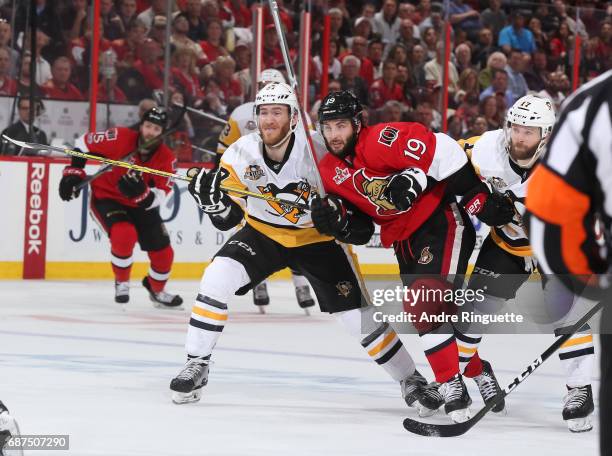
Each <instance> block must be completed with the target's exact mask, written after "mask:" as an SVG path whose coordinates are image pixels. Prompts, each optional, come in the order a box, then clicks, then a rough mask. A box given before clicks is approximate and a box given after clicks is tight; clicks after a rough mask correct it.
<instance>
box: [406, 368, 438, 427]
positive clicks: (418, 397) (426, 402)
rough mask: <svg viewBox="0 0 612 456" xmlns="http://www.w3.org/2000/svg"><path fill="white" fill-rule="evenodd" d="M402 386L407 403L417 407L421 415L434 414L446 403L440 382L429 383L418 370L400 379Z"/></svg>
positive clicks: (409, 405)
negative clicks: (439, 387) (441, 392)
mask: <svg viewBox="0 0 612 456" xmlns="http://www.w3.org/2000/svg"><path fill="white" fill-rule="evenodd" d="M400 387H401V388H402V397H403V398H404V400H405V401H406V404H407V405H408V407H414V408H416V409H417V411H418V414H419V416H420V417H426V416H431V415H433V414H434V413H436V411H437V410H438V408H440V407H441V406H442V404H444V399H443V398H442V396H441V395H440V393H439V392H438V384H437V383H430V384H428V383H427V380H426V379H425V377H423V376H422V375H421V373H420V372H419V371H417V370H415V371H414V373H413V374H412V375H410V376H408V377H406V378H405V379H404V380H402V381H400Z"/></svg>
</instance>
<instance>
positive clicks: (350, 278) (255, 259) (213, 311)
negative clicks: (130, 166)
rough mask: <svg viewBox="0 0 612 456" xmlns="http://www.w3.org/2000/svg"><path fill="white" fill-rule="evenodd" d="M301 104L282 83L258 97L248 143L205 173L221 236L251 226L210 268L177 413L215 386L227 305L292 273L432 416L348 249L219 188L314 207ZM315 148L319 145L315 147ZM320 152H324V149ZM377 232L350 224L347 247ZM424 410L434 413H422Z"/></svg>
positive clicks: (289, 216) (289, 215) (278, 211)
mask: <svg viewBox="0 0 612 456" xmlns="http://www.w3.org/2000/svg"><path fill="white" fill-rule="evenodd" d="M298 109H299V108H298V101H297V98H296V96H295V94H294V93H293V91H292V89H291V88H290V87H289V86H288V85H287V84H284V83H270V84H268V85H266V86H265V87H264V88H263V89H262V90H260V91H259V92H258V93H257V97H256V100H255V115H256V122H257V129H258V132H257V133H251V134H248V135H246V136H243V137H242V138H240V139H239V140H238V141H236V142H235V143H234V144H232V145H231V146H230V147H229V148H228V149H227V151H226V152H225V153H224V154H223V157H222V158H221V163H220V166H219V168H218V169H216V170H214V171H212V172H209V173H206V171H205V170H198V173H197V175H196V176H195V177H194V178H193V179H192V181H191V183H190V184H189V191H190V193H191V194H192V195H193V197H194V198H195V199H196V201H197V203H198V205H199V206H200V208H202V210H203V211H204V212H206V213H207V214H208V215H209V216H210V219H211V221H212V223H213V225H214V226H215V227H216V228H217V229H220V230H228V229H231V228H233V227H235V226H237V225H238V224H239V223H240V222H241V221H242V220H243V219H244V220H245V222H246V223H245V225H244V227H243V228H241V229H240V230H238V231H237V232H236V233H235V234H234V235H233V236H232V237H231V238H230V239H229V240H228V241H227V242H226V243H225V245H224V246H223V247H221V249H220V250H219V251H218V252H217V254H216V255H215V257H214V259H213V261H212V262H211V264H210V265H209V266H208V267H207V268H206V271H205V272H204V276H203V278H202V281H201V283H200V290H199V293H198V296H197V298H196V301H195V303H194V306H193V309H192V312H191V319H190V321H189V328H188V332H187V343H186V351H187V357H188V360H187V363H186V364H185V366H184V368H183V369H182V370H181V372H180V373H179V374H178V375H177V376H176V378H174V379H173V380H172V382H171V383H170V389H171V390H172V391H173V401H174V402H175V403H177V404H182V403H187V402H194V401H198V400H200V398H201V395H202V387H203V386H205V385H206V384H207V382H208V373H209V363H210V359H211V354H212V351H213V348H214V347H215V345H216V344H217V341H218V339H219V337H220V335H221V332H222V331H223V328H224V327H225V323H226V321H227V319H228V302H229V301H230V299H231V297H232V296H233V295H235V294H238V295H242V294H245V293H246V292H247V291H248V290H249V289H250V288H252V287H253V286H254V285H255V284H257V283H260V282H261V281H262V280H264V279H265V278H266V277H268V276H270V275H271V274H272V273H274V272H276V271H279V270H281V269H283V268H285V267H287V266H290V267H293V268H295V269H297V270H298V271H299V272H300V273H302V274H304V276H306V277H307V278H308V280H309V282H310V283H311V284H312V287H313V289H314V292H315V294H316V296H317V298H318V302H319V306H320V308H321V311H323V312H329V313H331V314H333V315H334V316H335V317H336V318H337V319H338V320H339V321H340V322H341V323H343V324H344V325H345V326H346V328H347V329H348V332H349V333H351V334H352V335H353V336H354V337H355V338H357V340H358V341H359V342H360V343H361V345H362V346H363V347H364V348H365V350H366V351H367V352H368V354H369V355H370V357H371V358H372V360H373V361H375V362H376V363H377V364H379V365H380V366H382V367H383V368H384V369H385V371H387V373H388V374H389V375H390V376H391V377H392V378H393V379H394V380H395V381H397V382H399V383H400V386H401V392H402V396H403V398H404V400H405V401H406V403H407V404H408V405H412V406H417V407H418V408H419V410H420V412H421V413H431V409H436V408H437V407H438V406H439V405H440V403H439V402H435V403H433V404H431V403H430V402H428V392H433V393H435V396H437V391H436V389H435V387H428V385H427V381H426V380H425V378H424V377H423V376H422V375H420V374H419V372H418V371H417V370H416V369H415V365H414V362H413V360H412V358H411V357H410V355H409V353H408V352H407V351H406V349H405V348H404V346H403V344H402V342H401V341H400V339H399V338H398V336H397V334H396V333H395V332H394V331H393V329H391V328H390V327H389V325H388V324H373V323H372V322H373V320H372V313H373V312H374V309H375V308H374V307H373V306H371V305H368V302H369V300H368V298H367V296H366V294H365V293H366V292H365V291H364V289H363V288H362V285H361V282H360V277H359V276H358V275H357V274H358V272H356V271H358V268H357V264H356V263H354V260H353V257H352V255H351V254H350V252H349V251H348V249H347V248H346V247H345V246H342V245H341V244H339V243H337V242H336V241H335V240H334V239H333V238H332V237H330V236H325V235H321V234H319V233H318V232H317V230H316V229H315V228H313V226H312V222H311V219H310V214H309V212H308V211H305V210H303V209H298V208H296V207H293V206H287V205H285V204H279V203H276V202H268V201H265V200H263V199H258V198H252V197H246V198H237V197H232V196H230V195H228V194H227V193H225V192H224V191H222V190H221V189H220V185H221V184H223V185H224V186H229V187H234V188H240V189H248V190H249V191H251V192H255V193H261V194H263V195H273V196H276V197H280V198H285V199H291V200H292V201H295V202H299V203H302V204H307V202H308V201H309V199H310V197H311V195H312V194H313V192H315V191H317V187H316V179H315V176H314V174H313V172H316V170H315V166H314V164H313V163H312V160H311V158H310V156H309V154H308V151H307V144H306V137H305V132H304V131H303V129H302V128H301V126H300V125H299V120H298V119H299V117H298ZM315 139H316V138H315ZM318 144H319V149H322V150H323V152H324V148H323V145H322V144H321V142H320V141H319V143H318ZM373 230H374V227H373V225H372V222H371V221H370V220H369V219H368V218H367V217H365V218H364V217H360V216H357V215H356V216H355V217H348V218H347V220H346V226H345V229H344V231H343V235H342V236H341V240H342V241H346V242H349V243H364V242H367V240H368V239H369V238H370V237H371V235H372V233H373ZM425 408H427V409H425Z"/></svg>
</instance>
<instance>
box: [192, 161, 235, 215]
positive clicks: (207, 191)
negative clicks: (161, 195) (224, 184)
mask: <svg viewBox="0 0 612 456" xmlns="http://www.w3.org/2000/svg"><path fill="white" fill-rule="evenodd" d="M196 170H197V174H195V173H196V171H194V168H191V169H190V170H189V171H187V175H191V176H193V175H194V174H195V177H192V178H191V182H189V187H188V189H189V193H191V196H193V198H194V199H195V200H196V203H197V204H198V206H200V208H201V209H202V210H203V211H204V212H206V213H207V214H221V213H222V212H224V211H225V210H226V209H227V208H228V207H229V206H230V204H231V199H230V197H229V196H228V194H227V193H224V192H223V191H222V190H221V181H223V179H225V178H226V177H227V176H228V172H227V171H226V170H225V169H223V168H217V169H216V170H213V171H210V172H208V173H207V172H206V170H205V169H197V168H196Z"/></svg>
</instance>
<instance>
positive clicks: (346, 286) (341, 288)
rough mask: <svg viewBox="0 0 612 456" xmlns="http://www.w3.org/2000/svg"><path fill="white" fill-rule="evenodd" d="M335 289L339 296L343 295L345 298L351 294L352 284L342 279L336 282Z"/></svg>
mask: <svg viewBox="0 0 612 456" xmlns="http://www.w3.org/2000/svg"><path fill="white" fill-rule="evenodd" d="M336 289H337V290H338V295H339V296H344V297H345V298H347V297H348V295H350V294H351V290H352V289H353V285H352V284H351V282H348V281H346V280H343V281H342V282H338V283H337V284H336Z"/></svg>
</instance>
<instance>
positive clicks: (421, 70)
mask: <svg viewBox="0 0 612 456" xmlns="http://www.w3.org/2000/svg"><path fill="white" fill-rule="evenodd" d="M409 62H410V65H409V71H410V74H411V76H412V80H413V81H414V82H415V84H416V85H417V86H419V87H424V86H425V84H426V83H427V81H426V80H425V49H424V48H423V46H421V45H420V44H415V45H414V47H413V48H412V52H411V53H410V59H409Z"/></svg>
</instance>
